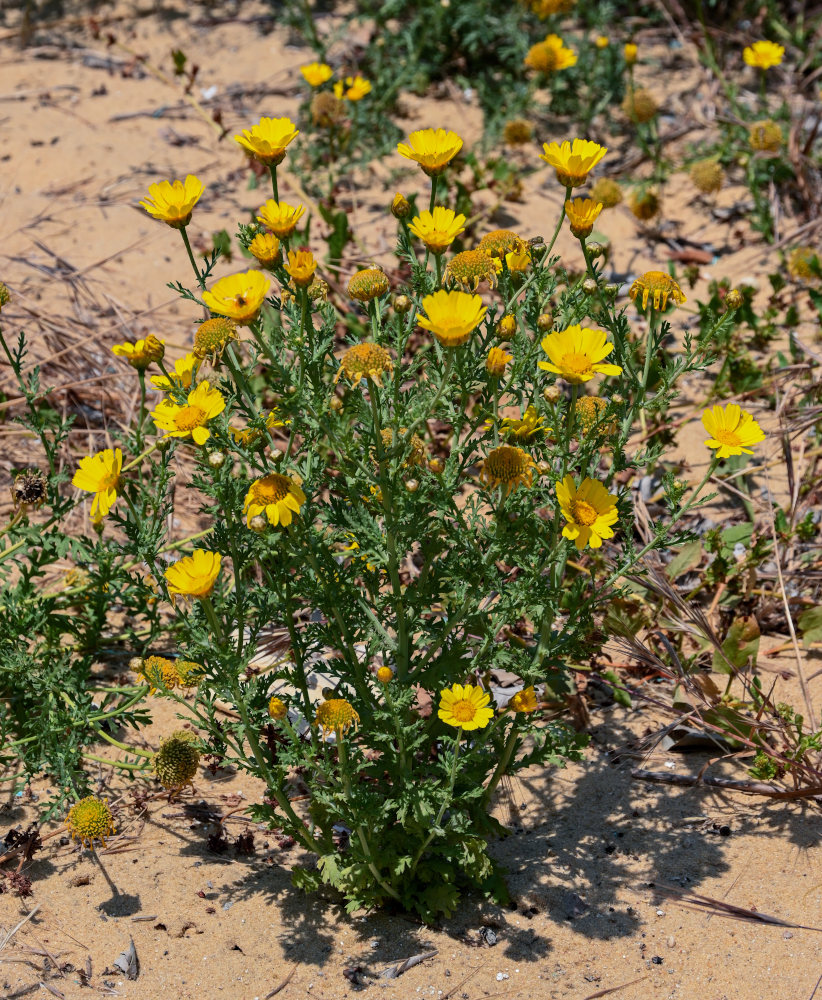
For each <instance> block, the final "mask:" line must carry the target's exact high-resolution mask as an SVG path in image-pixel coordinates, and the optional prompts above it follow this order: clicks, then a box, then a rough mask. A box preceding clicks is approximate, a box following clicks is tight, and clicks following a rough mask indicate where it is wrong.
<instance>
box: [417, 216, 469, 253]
mask: <svg viewBox="0 0 822 1000" xmlns="http://www.w3.org/2000/svg"><path fill="white" fill-rule="evenodd" d="M464 222H465V216H464V215H457V213H456V212H454V211H453V210H452V209H450V208H443V207H442V206H441V205H437V206H436V207H435V208H434V211H433V212H429V211H428V210H427V209H426V210H425V211H424V212H420V214H419V215H417V216H416V217H415V218H413V219H412V220H411V222H410V224H409V226H408V228H409V229H410V230H411V232H412V233H413V234H414V235H415V236H418V237H419V238H420V239H421V240H422V242H423V243H424V244H425V245H426V246H427V247H428V249H429V250H430V251H431V253H435V254H441V253H445V251H446V250H447V249H448V247H450V246H451V244H452V243H453V242H454V240H455V239H456V238H457V237H458V236H459V234H460V233H462V232H464V231H465V226H463V223H464Z"/></svg>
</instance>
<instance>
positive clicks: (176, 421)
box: [151, 379, 225, 445]
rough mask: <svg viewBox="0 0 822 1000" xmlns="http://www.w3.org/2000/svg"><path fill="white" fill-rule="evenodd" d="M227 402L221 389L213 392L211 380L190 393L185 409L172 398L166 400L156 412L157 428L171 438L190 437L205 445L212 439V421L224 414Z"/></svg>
mask: <svg viewBox="0 0 822 1000" xmlns="http://www.w3.org/2000/svg"><path fill="white" fill-rule="evenodd" d="M224 409H225V400H224V399H223V397H222V394H221V393H220V392H219V391H218V390H217V389H212V388H211V386H210V385H209V383H208V379H205V380H204V381H203V382H201V383H200V384H199V385H198V386H197V388H196V389H193V390H192V391H191V392H190V393H189V394H188V399H187V401H186V405H185V406H181V405H180V404H179V403H175V402H174V401H173V400H171V399H164V400H163V401H162V402H161V403H160V404H159V405H158V406H157V407H156V409H155V410H154V412H153V413H152V415H151V416H152V418H153V420H154V423H155V424H156V425H157V427H158V428H159V429H160V430H162V431H165V432H166V434H167V435H168V437H178V438H187V437H190V438H191V439H192V440H193V441H194V443H195V444H199V445H203V444H205V443H206V441H208V439H209V438H210V437H211V431H210V430H209V429H208V422H209V420H212V419H213V418H214V417H216V416H217V414H218V413H222V412H223V410H224Z"/></svg>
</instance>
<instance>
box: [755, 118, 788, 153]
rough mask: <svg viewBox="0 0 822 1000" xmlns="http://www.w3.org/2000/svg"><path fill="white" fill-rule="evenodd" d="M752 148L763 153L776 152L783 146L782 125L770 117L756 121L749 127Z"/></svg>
mask: <svg viewBox="0 0 822 1000" xmlns="http://www.w3.org/2000/svg"><path fill="white" fill-rule="evenodd" d="M748 142H749V143H750V144H751V149H756V150H758V151H759V152H763V153H776V152H778V151H779V150H780V149H781V148H782V127H781V126H780V125H779V124H777V122H775V121H771V119H770V118H766V119H764V120H763V121H760V122H754V123H753V125H751V126H749V128H748Z"/></svg>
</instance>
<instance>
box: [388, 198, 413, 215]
mask: <svg viewBox="0 0 822 1000" xmlns="http://www.w3.org/2000/svg"><path fill="white" fill-rule="evenodd" d="M391 214H392V215H393V216H394V218H395V219H407V218H408V216H409V215H410V214H411V205H410V204H409V203H408V199H407V198H405V197H403V195H401V194H399V192H398V193H397V194H395V195H394V200H393V201H392V202H391Z"/></svg>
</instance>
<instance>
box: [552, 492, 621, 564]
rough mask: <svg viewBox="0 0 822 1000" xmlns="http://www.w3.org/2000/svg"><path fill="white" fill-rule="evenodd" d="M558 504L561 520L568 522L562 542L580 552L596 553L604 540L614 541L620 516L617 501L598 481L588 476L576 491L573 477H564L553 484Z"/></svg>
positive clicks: (563, 532) (563, 531)
mask: <svg viewBox="0 0 822 1000" xmlns="http://www.w3.org/2000/svg"><path fill="white" fill-rule="evenodd" d="M556 494H557V500H558V501H559V509H560V510H561V511H562V516H563V517H564V518H565V520H566V521H567V522H568V524H566V525H565V527H564V528H563V529H562V534H563V536H564V537H565V538H570V539H571V540H572V541H573V543H574V545H576V547H577V549H578V550H579V551H580V552H582V550H583V549H584V548H585V546H586V545H589V544H590V546H591V548H592V549H598V548H600V546H601V545H602V540H603V538H613V537H614V529H613V528H612V527H611V525H612V524H616V522H617V520H618V518H619V514H618V513H617V509H616V501H617V498H616V496H614V494H612V493H609V492H608V491H607V490H606V489H605V487H604V486H603V485H602V483H601V482H600V481H599V480H598V479H589V478H588V477H587V476H586V477H585V479H583V480H582V482H581V483H580V484H579V486H578V487H577V485H576V483H575V482H574V477H573V476H566V477H565V478H564V479H563V480H562V482H561V483H557V484H556Z"/></svg>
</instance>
